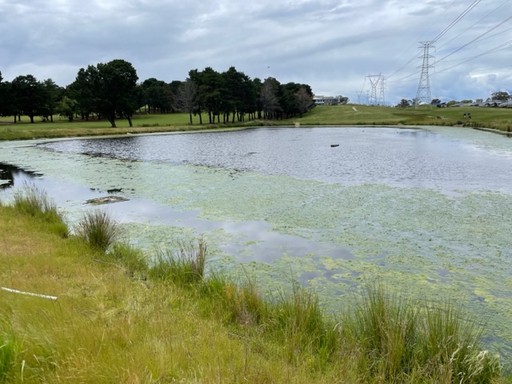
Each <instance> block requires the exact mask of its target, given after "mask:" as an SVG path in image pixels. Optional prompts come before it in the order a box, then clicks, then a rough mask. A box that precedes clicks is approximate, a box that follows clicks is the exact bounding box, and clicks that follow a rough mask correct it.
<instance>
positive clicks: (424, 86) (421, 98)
mask: <svg viewBox="0 0 512 384" xmlns="http://www.w3.org/2000/svg"><path fill="white" fill-rule="evenodd" d="M420 44H421V47H420V48H423V64H422V65H421V75H420V82H419V83H418V91H417V92H416V99H415V104H416V105H418V104H421V103H425V104H430V102H431V101H432V96H431V93H430V76H429V69H430V68H432V65H431V64H430V58H431V57H432V56H431V55H430V48H431V47H433V45H432V42H431V41H421V42H420Z"/></svg>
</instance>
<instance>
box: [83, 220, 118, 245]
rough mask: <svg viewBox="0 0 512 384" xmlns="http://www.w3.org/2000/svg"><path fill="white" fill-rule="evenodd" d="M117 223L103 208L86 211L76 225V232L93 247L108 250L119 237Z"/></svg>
mask: <svg viewBox="0 0 512 384" xmlns="http://www.w3.org/2000/svg"><path fill="white" fill-rule="evenodd" d="M117 231H118V226H117V223H116V222H115V221H114V220H113V219H112V218H111V217H110V216H109V215H108V214H107V213H106V212H105V211H102V210H94V211H89V212H86V213H85V215H84V216H83V218H82V219H81V220H80V221H79V222H78V224H77V226H76V233H77V235H78V236H80V237H82V238H83V239H84V240H85V241H86V242H87V243H88V244H89V245H90V246H91V247H92V248H94V249H97V250H100V251H106V250H107V249H108V248H109V247H110V246H112V245H113V244H114V242H115V239H116V237H117Z"/></svg>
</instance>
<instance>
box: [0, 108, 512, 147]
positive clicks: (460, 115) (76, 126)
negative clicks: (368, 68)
mask: <svg viewBox="0 0 512 384" xmlns="http://www.w3.org/2000/svg"><path fill="white" fill-rule="evenodd" d="M468 113H469V114H471V119H469V118H467V117H464V114H468ZM198 121H199V119H198V118H197V117H195V118H194V124H192V125H190V124H189V122H188V114H184V113H174V114H166V115H147V114H142V115H135V117H134V119H133V125H134V126H133V127H132V128H131V127H129V126H128V123H127V121H126V120H121V119H120V120H118V122H117V123H118V128H110V126H109V123H108V122H107V121H75V122H73V123H69V122H68V121H67V120H65V119H60V118H58V117H56V118H55V122H53V123H49V122H41V121H39V122H36V123H34V124H30V123H29V121H28V118H24V119H22V121H21V122H19V123H16V124H14V123H12V118H7V117H1V118H0V140H24V139H34V138H55V137H80V136H93V135H113V134H127V133H132V134H135V133H153V132H179V131H191V130H199V129H208V128H226V127H228V128H229V127H235V126H239V125H240V124H235V125H231V124H228V125H215V126H208V125H207V124H204V125H199V124H198ZM203 121H207V117H206V116H204V117H203ZM295 123H300V124H302V125H444V126H453V125H463V126H467V127H473V128H490V129H495V130H498V131H501V132H510V131H511V130H512V109H510V108H478V107H452V108H432V107H429V106H425V107H421V108H417V109H415V108H405V109H401V108H391V107H379V106H364V105H339V106H329V107H327V106H318V107H316V108H314V109H313V110H311V111H310V112H308V113H307V114H305V115H304V116H303V117H300V118H295V119H289V120H278V121H268V122H266V121H259V120H258V121H247V122H246V123H244V124H242V125H247V126H254V125H294V124H295Z"/></svg>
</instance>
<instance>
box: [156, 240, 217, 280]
mask: <svg viewBox="0 0 512 384" xmlns="http://www.w3.org/2000/svg"><path fill="white" fill-rule="evenodd" d="M206 254H207V247H206V242H205V241H204V239H202V238H199V239H198V240H197V241H191V242H185V241H178V242H176V244H175V246H174V247H173V249H171V250H166V251H160V252H157V254H156V257H155V260H154V262H153V265H152V266H151V267H150V269H149V275H150V276H151V277H154V278H158V279H162V280H170V281H173V282H175V283H179V284H182V285H189V284H192V283H198V282H201V281H202V280H203V278H204V271H205V263H206Z"/></svg>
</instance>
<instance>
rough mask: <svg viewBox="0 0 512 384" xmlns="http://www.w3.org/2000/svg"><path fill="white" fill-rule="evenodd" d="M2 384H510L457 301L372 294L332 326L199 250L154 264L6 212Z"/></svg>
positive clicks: (378, 290) (198, 246)
mask: <svg viewBox="0 0 512 384" xmlns="http://www.w3.org/2000/svg"><path fill="white" fill-rule="evenodd" d="M0 233H2V237H0V246H1V247H0V282H1V284H0V285H1V286H2V287H3V286H9V287H11V288H15V289H18V290H21V291H26V292H33V293H39V294H51V295H55V296H58V299H57V300H55V301H54V300H48V299H45V298H43V297H37V296H27V295H22V294H14V293H12V292H6V291H3V290H0V304H1V305H0V342H1V343H2V344H0V345H1V346H2V348H1V349H0V382H2V380H3V381H4V382H8V383H11V382H27V383H43V382H44V383H47V382H52V383H60V382H66V383H67V382H81V383H82V382H84V383H87V382H91V383H111V382H127V383H140V382H145V383H161V382H191V383H199V382H200V383H218V382H221V383H241V382H249V383H282V382H287V383H504V382H506V378H505V377H503V376H502V374H501V367H500V364H499V360H498V358H497V357H495V356H493V355H492V354H491V353H488V352H485V351H483V350H482V345H481V343H480V341H479V336H480V332H479V329H478V328H477V327H476V326H475V325H474V324H475V323H474V322H472V321H470V320H468V319H466V318H465V316H464V314H462V313H461V312H459V311H458V310H457V309H456V307H455V305H454V304H451V303H445V304H444V305H443V306H442V307H441V308H439V307H436V306H431V305H425V304H420V303H416V302H410V301H403V300H401V299H400V298H399V297H394V296H392V295H389V294H388V293H387V290H386V289H383V288H382V287H381V286H378V285H375V286H370V287H368V288H367V289H366V290H365V291H364V292H363V294H362V296H361V297H359V298H358V299H357V300H355V304H354V307H353V309H352V310H350V311H346V312H344V313H342V314H340V315H339V316H338V318H337V319H335V318H331V317H327V316H326V314H325V313H324V312H323V311H322V309H321V307H320V305H319V303H318V298H317V296H316V295H315V293H314V292H312V291H310V290H308V289H306V288H304V287H301V286H300V285H298V284H296V283H294V284H293V287H292V288H293V289H292V292H291V294H285V293H283V292H274V294H272V295H270V296H266V297H263V296H262V294H261V292H260V291H259V290H258V289H257V287H255V285H254V284H253V283H252V282H250V281H247V282H244V283H235V282H233V281H232V280H230V279H229V278H228V277H226V276H225V275H220V274H216V273H215V272H209V273H205V271H206V269H207V268H206V267H207V261H208V253H207V247H206V244H205V243H204V241H203V240H201V239H199V240H198V241H197V243H191V244H188V243H187V244H184V243H177V246H176V247H175V248H174V249H172V250H169V251H167V252H165V253H164V255H165V257H163V258H161V259H158V260H157V262H156V263H152V262H147V261H146V259H145V258H144V255H142V254H141V253H140V252H139V251H137V250H136V249H134V248H132V247H130V246H128V245H123V244H114V245H113V246H112V247H109V250H107V251H105V250H104V248H102V247H97V246H94V245H93V244H91V243H90V242H88V241H87V239H85V238H84V237H83V236H69V237H67V238H63V237H62V236H60V234H58V233H56V232H55V231H53V230H51V228H50V227H49V226H48V222H47V221H45V220H43V219H41V217H40V216H37V215H36V216H34V215H32V214H27V213H26V212H25V211H20V210H19V209H18V208H16V207H15V206H14V205H13V206H1V205H0Z"/></svg>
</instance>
